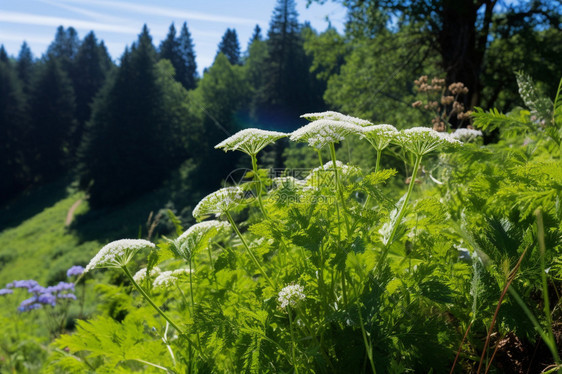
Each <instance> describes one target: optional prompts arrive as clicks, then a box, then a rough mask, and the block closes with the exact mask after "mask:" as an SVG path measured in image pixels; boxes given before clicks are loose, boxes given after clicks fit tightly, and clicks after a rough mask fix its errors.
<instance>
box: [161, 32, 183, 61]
mask: <svg viewBox="0 0 562 374" xmlns="http://www.w3.org/2000/svg"><path fill="white" fill-rule="evenodd" d="M159 52H160V58H165V59H167V60H169V61H170V62H171V63H172V65H173V66H174V69H175V68H176V66H178V65H179V64H180V63H181V61H180V58H179V55H178V52H179V42H178V39H177V38H176V28H175V26H174V24H173V23H172V24H171V25H170V29H169V31H168V35H166V39H164V40H163V41H162V43H160V48H159Z"/></svg>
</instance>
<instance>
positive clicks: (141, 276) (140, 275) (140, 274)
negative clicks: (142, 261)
mask: <svg viewBox="0 0 562 374" xmlns="http://www.w3.org/2000/svg"><path fill="white" fill-rule="evenodd" d="M161 272H162V270H160V268H159V267H158V266H154V267H153V268H152V269H150V273H149V272H148V269H147V268H142V269H140V270H139V271H137V272H136V273H135V275H133V280H134V281H135V282H137V283H142V282H144V280H145V279H146V276H147V275H148V278H154V277H157V276H158V275H160V273H161Z"/></svg>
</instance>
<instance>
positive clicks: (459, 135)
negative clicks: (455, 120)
mask: <svg viewBox="0 0 562 374" xmlns="http://www.w3.org/2000/svg"><path fill="white" fill-rule="evenodd" d="M479 136H482V131H480V130H473V129H464V128H463V129H456V130H455V132H453V133H452V134H451V137H452V138H453V139H457V140H460V141H462V142H465V143H467V142H471V141H473V140H475V139H476V138H477V137H479Z"/></svg>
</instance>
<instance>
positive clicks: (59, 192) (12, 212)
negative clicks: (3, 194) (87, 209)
mask: <svg viewBox="0 0 562 374" xmlns="http://www.w3.org/2000/svg"><path fill="white" fill-rule="evenodd" d="M70 182H71V178H69V177H63V178H59V179H57V180H55V181H53V182H49V183H47V184H44V185H41V186H37V187H34V188H32V189H30V190H28V191H24V192H22V193H21V194H20V195H18V196H16V197H15V198H13V199H12V200H10V201H8V202H7V203H5V204H3V205H2V206H0V232H2V231H4V230H5V229H9V228H13V227H16V226H19V225H20V224H21V223H22V222H24V221H25V220H27V219H29V218H31V217H33V216H35V215H36V214H38V213H41V212H42V211H43V210H44V209H45V208H48V207H50V206H53V205H54V204H56V203H57V202H58V201H60V200H61V199H63V198H65V197H66V196H67V195H68V191H67V187H68V185H69V184H70Z"/></svg>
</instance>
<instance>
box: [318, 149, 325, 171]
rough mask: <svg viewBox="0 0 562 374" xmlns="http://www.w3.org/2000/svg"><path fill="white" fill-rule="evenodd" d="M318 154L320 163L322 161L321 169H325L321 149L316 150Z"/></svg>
mask: <svg viewBox="0 0 562 374" xmlns="http://www.w3.org/2000/svg"><path fill="white" fill-rule="evenodd" d="M316 153H318V161H320V167H323V166H324V162H323V161H322V153H320V150H319V149H316Z"/></svg>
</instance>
